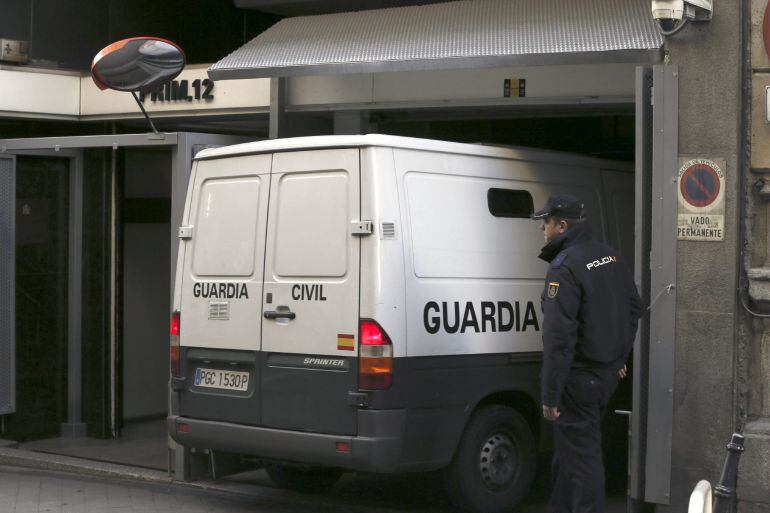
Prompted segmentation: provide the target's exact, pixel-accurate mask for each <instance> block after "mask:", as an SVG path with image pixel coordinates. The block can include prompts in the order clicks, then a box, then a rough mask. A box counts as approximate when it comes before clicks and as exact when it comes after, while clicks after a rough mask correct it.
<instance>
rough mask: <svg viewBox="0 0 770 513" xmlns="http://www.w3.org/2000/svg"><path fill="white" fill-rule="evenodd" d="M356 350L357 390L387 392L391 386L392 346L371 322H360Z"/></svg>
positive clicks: (383, 333)
mask: <svg viewBox="0 0 770 513" xmlns="http://www.w3.org/2000/svg"><path fill="white" fill-rule="evenodd" d="M360 330H361V331H360V337H359V339H358V340H359V350H358V388H360V389H362V390H387V389H388V388H390V386H391V385H392V384H393V344H391V343H390V338H388V334H387V333H385V330H383V329H382V327H381V326H380V325H379V324H377V322H375V321H372V320H366V319H362V320H361V325H360Z"/></svg>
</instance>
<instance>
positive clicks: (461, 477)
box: [444, 405, 536, 513]
mask: <svg viewBox="0 0 770 513" xmlns="http://www.w3.org/2000/svg"><path fill="white" fill-rule="evenodd" d="M535 466H536V454H535V439H534V437H533V436H532V431H531V430H530V427H529V424H527V421H526V420H524V417H522V416H521V414H520V413H519V412H517V411H516V410H514V409H513V408H509V407H506V406H501V405H492V406H485V407H483V408H481V409H480V410H478V411H477V412H476V413H474V414H473V416H472V417H471V420H470V422H469V423H468V426H467V427H466V429H465V433H464V434H463V437H462V439H461V440H460V445H459V446H458V448H457V452H456V453H455V456H454V458H453V459H452V462H451V463H450V464H449V466H448V467H447V468H446V469H445V470H444V487H445V489H446V493H447V495H448V496H449V499H450V500H451V501H452V502H453V503H454V504H455V505H456V506H457V507H459V508H461V509H463V510H465V511H472V512H476V513H502V512H509V511H512V510H513V509H514V508H515V507H516V506H517V505H519V504H520V503H521V502H522V501H523V500H524V499H525V498H526V497H527V495H528V494H529V488H530V486H531V484H532V480H533V479H534V477H535Z"/></svg>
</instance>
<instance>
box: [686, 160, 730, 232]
mask: <svg viewBox="0 0 770 513" xmlns="http://www.w3.org/2000/svg"><path fill="white" fill-rule="evenodd" d="M724 167H725V161H724V159H713V160H712V159H680V160H679V180H678V185H679V186H678V187H677V190H678V196H679V211H678V213H679V220H678V223H677V238H678V239H679V240H700V241H723V240H724V238H725V174H724V171H723V169H724Z"/></svg>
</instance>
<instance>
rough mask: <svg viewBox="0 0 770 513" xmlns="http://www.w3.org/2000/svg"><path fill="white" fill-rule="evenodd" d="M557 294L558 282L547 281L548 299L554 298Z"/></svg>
mask: <svg viewBox="0 0 770 513" xmlns="http://www.w3.org/2000/svg"><path fill="white" fill-rule="evenodd" d="M558 293H559V282H558V281H549V282H548V299H553V298H555V297H556V294H558Z"/></svg>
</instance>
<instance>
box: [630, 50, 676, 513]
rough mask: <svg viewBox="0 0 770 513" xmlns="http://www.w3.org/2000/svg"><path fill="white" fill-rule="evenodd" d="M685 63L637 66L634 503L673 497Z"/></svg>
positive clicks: (638, 506) (638, 505) (635, 505)
mask: <svg viewBox="0 0 770 513" xmlns="http://www.w3.org/2000/svg"><path fill="white" fill-rule="evenodd" d="M678 75H679V72H678V68H677V66H673V65H656V66H652V67H638V68H637V70H636V191H635V192H636V219H635V241H636V248H635V249H636V251H635V252H636V266H635V274H636V275H635V279H636V282H637V284H639V285H641V293H642V297H643V299H644V301H645V303H647V304H650V310H649V312H645V313H646V314H648V315H645V316H644V317H642V319H640V323H639V324H640V329H639V333H638V334H637V338H636V341H635V343H634V369H635V372H634V377H633V379H634V383H633V415H632V420H631V422H632V425H631V433H632V435H631V450H630V453H631V458H630V467H631V469H630V470H631V472H630V483H629V485H630V487H629V488H630V497H631V504H630V506H631V507H630V509H632V510H641V505H642V504H643V503H652V504H669V503H670V494H671V442H672V432H673V416H674V414H673V412H674V370H675V369H674V357H675V345H676V331H675V329H676V291H675V285H676V264H677V238H676V226H677V180H676V172H677V158H678V151H679V150H678V139H679V124H678V123H679V82H678V80H679V79H678Z"/></svg>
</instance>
